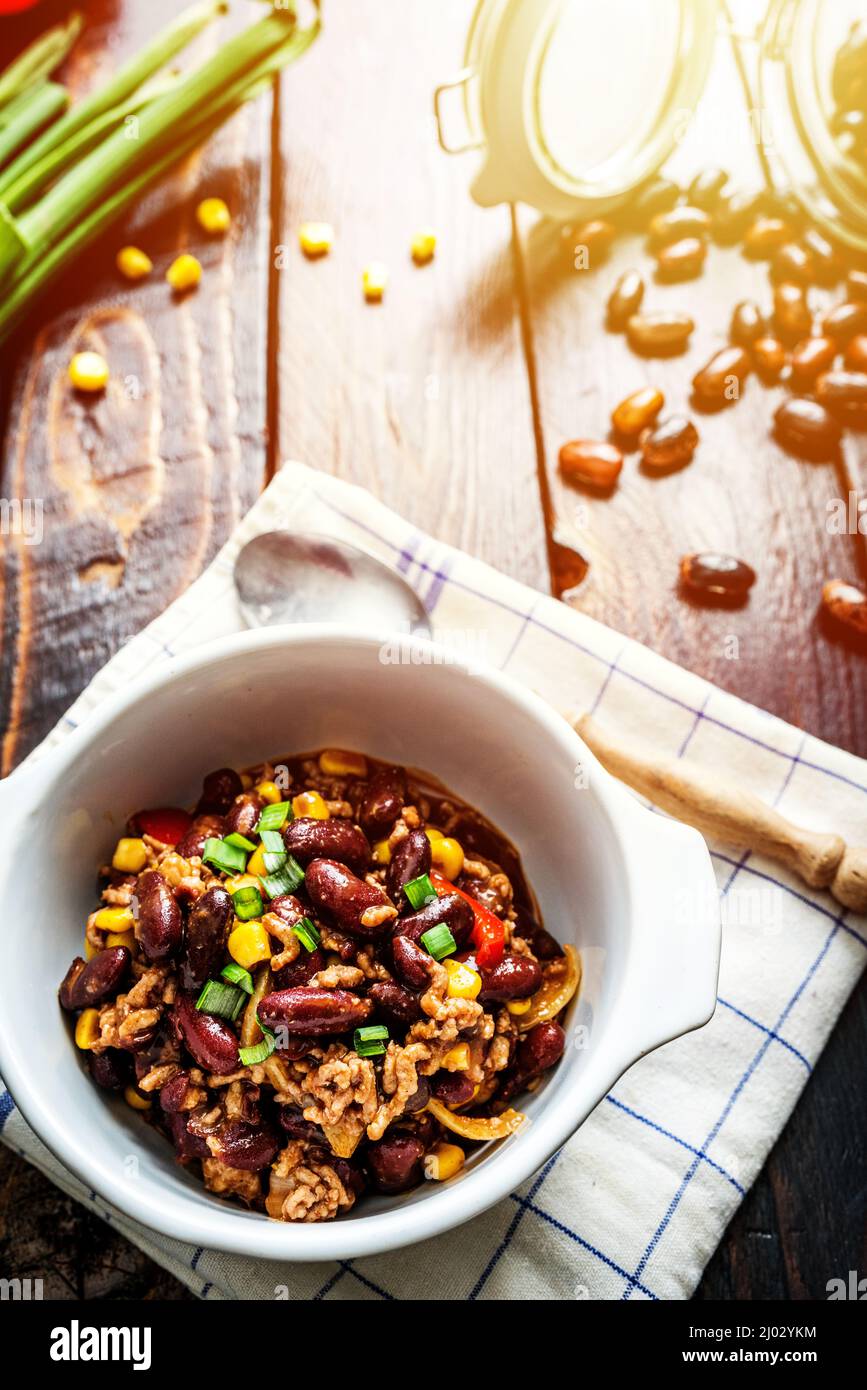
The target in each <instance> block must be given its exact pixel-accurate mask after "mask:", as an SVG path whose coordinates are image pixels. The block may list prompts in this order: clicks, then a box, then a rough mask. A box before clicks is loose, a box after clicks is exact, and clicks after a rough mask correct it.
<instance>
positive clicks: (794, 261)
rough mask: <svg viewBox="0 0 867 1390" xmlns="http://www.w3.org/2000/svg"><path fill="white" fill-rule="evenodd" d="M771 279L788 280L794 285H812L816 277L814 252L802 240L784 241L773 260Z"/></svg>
mask: <svg viewBox="0 0 867 1390" xmlns="http://www.w3.org/2000/svg"><path fill="white" fill-rule="evenodd" d="M771 279H772V280H778V281H783V280H786V281H788V282H789V283H790V284H793V285H812V284H813V283H814V281H815V279H816V271H815V260H814V257H813V254H812V252H811V251H809V250H808V249H807V247H806V246H804V245H803V244H802V243H800V242H797V241H786V242H784V243H783V245H782V246H781V247H780V248H779V250H778V251H776V252H775V253H774V257H773V260H772V261H771Z"/></svg>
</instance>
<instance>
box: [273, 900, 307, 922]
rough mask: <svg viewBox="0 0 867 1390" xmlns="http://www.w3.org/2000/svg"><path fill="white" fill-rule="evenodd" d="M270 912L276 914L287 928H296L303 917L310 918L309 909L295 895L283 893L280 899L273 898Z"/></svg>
mask: <svg viewBox="0 0 867 1390" xmlns="http://www.w3.org/2000/svg"><path fill="white" fill-rule="evenodd" d="M268 911H269V912H273V913H275V914H276V916H277V917H279V918H280V920H281V922H285V923H286V925H287V927H294V926H295V925H296V923H297V922H300V921H301V918H302V917H307V916H308V912H307V908H306V907H304V905H303V903H302V902H301V900H300V898H296V897H295V894H294V893H281V894H280V895H279V897H276V898H272V899H271V902H270V904H269V907H268Z"/></svg>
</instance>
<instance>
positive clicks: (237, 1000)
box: [196, 980, 244, 1023]
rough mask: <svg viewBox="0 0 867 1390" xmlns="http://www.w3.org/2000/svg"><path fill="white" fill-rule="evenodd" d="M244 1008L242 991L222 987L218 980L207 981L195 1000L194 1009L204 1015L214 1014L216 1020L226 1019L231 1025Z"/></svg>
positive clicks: (230, 986)
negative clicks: (199, 1010)
mask: <svg viewBox="0 0 867 1390" xmlns="http://www.w3.org/2000/svg"><path fill="white" fill-rule="evenodd" d="M243 1007H244V991H243V990H242V989H236V988H235V986H234V985H223V984H221V983H220V981H219V980H208V982H207V984H206V985H205V988H204V989H203V990H202V992H201V994H200V995H199V997H198V999H197V1000H196V1008H197V1009H201V1010H202V1012H203V1013H206V1014H216V1015H217V1017H218V1018H228V1019H230V1020H231V1022H232V1023H234V1022H235V1019H236V1018H237V1017H238V1014H239V1013H240V1012H241V1010H242V1008H243Z"/></svg>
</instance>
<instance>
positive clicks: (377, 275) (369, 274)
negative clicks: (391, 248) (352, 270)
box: [361, 261, 388, 304]
mask: <svg viewBox="0 0 867 1390" xmlns="http://www.w3.org/2000/svg"><path fill="white" fill-rule="evenodd" d="M387 284H388V266H387V265H384V264H383V262H382V261H371V262H370V265H368V266H365V268H364V270H363V271H362V275H361V288H362V289H363V290H364V297H365V299H366V300H367V302H368V304H378V303H379V301H380V300H381V299H382V296H383V295H384V294H385V287H386V285H387Z"/></svg>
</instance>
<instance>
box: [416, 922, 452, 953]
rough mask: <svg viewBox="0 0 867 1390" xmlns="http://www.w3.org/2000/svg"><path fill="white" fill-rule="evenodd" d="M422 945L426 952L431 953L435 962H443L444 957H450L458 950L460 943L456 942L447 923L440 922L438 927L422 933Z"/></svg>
mask: <svg viewBox="0 0 867 1390" xmlns="http://www.w3.org/2000/svg"><path fill="white" fill-rule="evenodd" d="M420 940H421V944H422V946H424V948H425V950H427V951H430V953H431V955H432V956H433V958H434V960H442V959H443V957H444V956H450V955H451V954H452V952H453V951H456V950H457V945H458V943H457V942H456V941H455V939H454V937H453V936H452V934H451V932H450V931H449V929H448V927H447V926H446V924H445V922H440V923H439V925H438V926H436V927H430V928H429V929H428V930H427V931H426V932H422V934H421V937H420Z"/></svg>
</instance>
